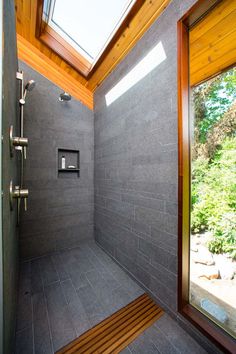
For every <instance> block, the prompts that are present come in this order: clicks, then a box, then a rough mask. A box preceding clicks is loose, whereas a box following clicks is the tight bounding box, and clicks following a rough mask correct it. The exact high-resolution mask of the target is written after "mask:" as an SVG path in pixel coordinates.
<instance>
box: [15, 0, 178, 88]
mask: <svg viewBox="0 0 236 354" xmlns="http://www.w3.org/2000/svg"><path fill="white" fill-rule="evenodd" d="M37 1H38V0H15V3H16V8H17V14H16V15H17V33H18V34H20V35H21V36H22V37H24V38H25V39H26V40H27V41H28V42H29V44H31V45H33V46H34V47H35V48H36V49H37V50H38V51H39V52H41V53H42V54H43V55H44V56H46V57H48V58H49V59H50V60H51V61H53V62H54V63H55V64H56V65H57V66H58V67H60V70H62V71H64V72H65V73H66V74H67V75H68V76H70V77H72V78H73V79H74V80H76V81H77V82H78V84H82V85H83V86H85V87H87V88H88V89H89V90H90V91H94V90H95V89H96V87H97V86H98V85H100V83H101V82H102V81H103V80H104V79H105V78H106V77H107V76H108V75H109V73H110V72H111V71H112V70H113V69H114V68H115V66H116V65H117V64H118V63H119V62H120V61H121V60H122V59H123V58H124V56H125V55H127V53H128V52H129V51H130V50H131V49H132V47H133V46H134V45H135V43H136V42H137V41H138V40H139V39H140V38H141V37H142V35H143V34H144V32H145V31H146V30H147V29H148V28H149V27H150V25H151V24H152V23H153V22H154V20H155V19H156V18H157V17H158V16H159V15H160V14H161V13H162V11H163V10H164V9H165V7H167V5H168V4H169V2H170V1H171V0H145V1H144V3H143V5H142V6H141V8H140V10H139V11H138V12H137V13H136V14H135V15H134V17H133V18H132V19H131V21H130V23H129V25H128V26H127V28H125V30H124V31H123V33H122V35H121V36H120V37H119V39H118V40H117V41H116V43H115V45H114V46H113V47H112V48H111V50H110V52H109V53H108V54H107V55H106V56H105V57H104V59H103V61H101V63H99V65H98V67H97V68H96V70H95V73H94V74H93V75H91V78H90V79H89V80H87V79H86V78H85V77H83V76H82V75H81V74H80V73H79V72H78V71H76V70H75V69H74V68H73V67H72V66H71V65H70V64H68V63H67V62H66V61H65V60H63V59H62V58H61V56H60V55H58V54H56V53H55V52H53V50H52V49H50V48H49V47H48V46H46V45H45V44H44V43H42V42H41V41H39V40H38V39H37V38H36V37H35V26H36V16H37V13H36V10H37Z"/></svg>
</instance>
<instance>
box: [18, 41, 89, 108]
mask: <svg viewBox="0 0 236 354" xmlns="http://www.w3.org/2000/svg"><path fill="white" fill-rule="evenodd" d="M17 40H18V54H19V58H20V59H22V60H23V61H25V62H26V63H27V64H29V65H30V66H32V67H33V68H35V69H36V70H37V71H39V72H40V73H41V74H42V75H44V76H45V77H47V78H48V79H49V80H51V81H52V82H54V83H56V84H57V85H58V86H59V87H61V88H62V89H65V90H66V91H68V92H69V93H71V94H72V96H74V97H75V98H77V99H79V100H81V101H82V102H83V103H84V104H86V105H87V106H88V107H89V108H90V109H93V94H92V93H91V92H90V91H89V90H88V89H86V88H85V87H84V86H83V85H82V84H79V83H78V82H77V81H76V80H75V79H73V78H72V77H70V76H69V75H68V74H67V73H65V72H64V70H62V69H61V68H60V67H58V66H57V65H56V64H55V63H54V62H52V61H51V60H50V59H49V58H48V57H46V56H45V55H44V54H43V53H41V52H39V51H38V50H37V49H36V48H35V47H34V46H32V45H29V43H28V42H27V41H26V40H25V39H24V38H23V37H21V36H20V35H18V36H17Z"/></svg>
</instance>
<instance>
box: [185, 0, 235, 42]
mask: <svg viewBox="0 0 236 354" xmlns="http://www.w3.org/2000/svg"><path fill="white" fill-rule="evenodd" d="M235 7H236V0H224V1H222V3H220V4H219V5H217V7H216V8H215V9H213V10H212V12H211V13H210V14H209V17H210V20H209V21H205V19H204V18H203V19H202V20H201V22H199V23H197V25H196V26H194V27H193V28H192V29H191V30H190V36H191V44H192V43H193V42H194V41H196V40H198V39H199V38H200V37H201V36H203V35H204V34H205V33H206V32H208V31H209V30H210V29H212V28H213V27H215V26H216V24H217V23H218V22H221V21H222V20H223V19H224V18H225V17H226V16H228V15H229V14H230V13H231V12H233V11H234V10H235ZM196 27H197V30H195V28H196Z"/></svg>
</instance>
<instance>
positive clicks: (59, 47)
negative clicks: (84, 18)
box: [35, 0, 144, 80]
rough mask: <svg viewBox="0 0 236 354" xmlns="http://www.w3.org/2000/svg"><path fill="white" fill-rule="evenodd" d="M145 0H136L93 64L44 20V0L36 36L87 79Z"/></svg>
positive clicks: (39, 3)
mask: <svg viewBox="0 0 236 354" xmlns="http://www.w3.org/2000/svg"><path fill="white" fill-rule="evenodd" d="M143 3H144V0H136V1H135V3H134V4H133V6H132V8H131V9H130V11H129V12H128V14H127V15H126V16H125V18H124V19H123V21H122V23H121V25H120V26H119V28H118V29H117V30H116V32H115V33H114V35H113V37H112V39H111V40H110V42H109V43H108V45H107V46H106V47H105V49H104V51H103V52H102V54H101V55H100V57H99V58H98V60H97V61H96V62H95V63H94V64H93V63H92V64H91V63H90V62H89V61H88V60H87V59H85V58H84V57H83V55H81V54H80V53H78V52H77V50H76V49H74V48H73V47H72V46H71V45H70V44H69V43H67V41H66V40H65V39H63V38H62V37H61V36H60V35H59V34H58V33H57V32H56V31H54V30H53V29H52V28H51V27H50V26H49V25H47V23H46V22H44V21H43V5H44V0H37V17H36V29H35V36H36V38H38V39H39V40H40V41H41V42H43V43H44V44H46V45H47V46H48V47H49V48H50V49H52V50H53V51H54V52H56V53H57V54H58V55H60V56H61V57H62V58H63V59H64V60H65V61H66V62H67V63H68V64H69V65H71V66H72V67H73V68H74V69H75V70H77V71H78V72H79V73H80V74H82V75H83V76H84V77H85V78H86V79H87V80H88V79H89V78H90V77H91V76H92V75H93V74H94V72H95V71H96V70H97V68H98V67H99V65H100V64H101V63H102V61H103V60H104V59H105V57H106V56H107V54H108V53H109V51H110V50H111V48H112V47H113V46H114V45H115V43H116V42H117V41H118V39H119V38H120V36H121V35H122V33H123V32H124V30H125V28H126V27H127V26H128V25H129V22H130V21H131V20H132V19H133V17H134V16H135V15H136V13H137V12H138V11H139V10H140V8H141V7H142V5H143Z"/></svg>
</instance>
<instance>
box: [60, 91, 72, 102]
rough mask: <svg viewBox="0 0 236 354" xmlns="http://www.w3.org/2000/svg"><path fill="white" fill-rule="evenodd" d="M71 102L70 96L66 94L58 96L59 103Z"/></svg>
mask: <svg viewBox="0 0 236 354" xmlns="http://www.w3.org/2000/svg"><path fill="white" fill-rule="evenodd" d="M70 100H71V95H70V94H69V93H67V92H62V93H61V94H60V97H59V101H60V102H63V101H70Z"/></svg>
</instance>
